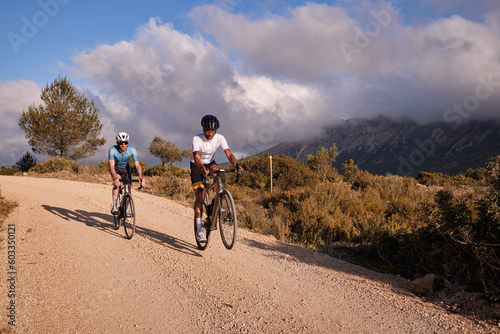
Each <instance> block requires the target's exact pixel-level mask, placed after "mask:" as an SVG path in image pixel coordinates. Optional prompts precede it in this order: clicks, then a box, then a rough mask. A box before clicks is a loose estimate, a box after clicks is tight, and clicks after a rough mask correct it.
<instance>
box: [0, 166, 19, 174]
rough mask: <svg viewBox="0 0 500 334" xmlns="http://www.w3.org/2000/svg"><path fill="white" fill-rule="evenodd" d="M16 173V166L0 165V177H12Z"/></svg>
mask: <svg viewBox="0 0 500 334" xmlns="http://www.w3.org/2000/svg"><path fill="white" fill-rule="evenodd" d="M16 172H17V167H16V166H2V165H0V175H14V174H16Z"/></svg>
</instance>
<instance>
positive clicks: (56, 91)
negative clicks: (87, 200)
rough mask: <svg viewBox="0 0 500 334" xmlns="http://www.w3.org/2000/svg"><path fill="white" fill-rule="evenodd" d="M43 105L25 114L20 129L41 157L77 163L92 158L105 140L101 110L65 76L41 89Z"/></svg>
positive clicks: (30, 109)
mask: <svg viewBox="0 0 500 334" xmlns="http://www.w3.org/2000/svg"><path fill="white" fill-rule="evenodd" d="M40 97H41V99H42V101H43V102H44V105H42V104H40V105H39V106H38V107H36V106H35V105H34V104H33V105H31V106H30V107H29V108H28V111H27V112H26V111H24V110H23V113H22V115H21V118H20V119H19V126H20V127H21V129H23V130H24V132H26V138H27V139H28V143H29V144H30V145H31V147H32V148H33V151H34V152H35V153H38V154H47V155H49V156H53V157H60V158H66V159H71V160H78V159H82V158H86V157H88V156H93V155H94V154H95V151H96V150H97V149H98V147H99V146H102V145H104V144H105V143H106V139H104V138H99V135H100V133H101V129H102V126H103V124H102V123H101V121H100V120H99V115H98V113H99V110H98V109H97V107H96V106H95V104H94V101H90V102H89V100H88V99H87V98H86V97H85V96H84V95H83V94H82V93H79V92H78V91H77V90H76V88H75V87H73V85H72V84H71V83H70V82H69V80H68V79H67V78H66V77H64V78H62V77H61V76H59V77H58V78H57V79H55V80H54V82H52V84H51V85H50V86H49V85H48V84H47V86H46V87H45V88H44V89H42V94H41V96H40Z"/></svg>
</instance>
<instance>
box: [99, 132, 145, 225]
mask: <svg viewBox="0 0 500 334" xmlns="http://www.w3.org/2000/svg"><path fill="white" fill-rule="evenodd" d="M128 140H129V135H128V134H127V133H126V132H120V133H119V134H117V135H116V145H114V146H112V147H111V148H110V149H109V151H108V163H109V172H110V173H111V177H113V208H112V209H111V214H113V215H116V214H118V192H119V189H118V188H119V187H120V180H121V179H123V180H132V175H131V171H130V164H129V160H130V157H132V159H133V160H134V163H135V168H136V169H137V174H139V180H140V181H141V185H142V186H143V187H144V184H145V181H144V178H143V177H142V168H141V165H140V164H139V158H138V157H137V150H136V149H135V148H134V147H132V146H128ZM129 190H131V189H129Z"/></svg>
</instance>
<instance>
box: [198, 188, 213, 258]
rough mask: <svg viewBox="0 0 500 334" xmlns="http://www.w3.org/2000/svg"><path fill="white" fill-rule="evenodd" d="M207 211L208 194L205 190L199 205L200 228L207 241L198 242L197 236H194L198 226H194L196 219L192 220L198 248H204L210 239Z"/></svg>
mask: <svg viewBox="0 0 500 334" xmlns="http://www.w3.org/2000/svg"><path fill="white" fill-rule="evenodd" d="M207 213H208V194H207V192H205V196H204V197H203V203H202V205H201V229H202V231H203V233H205V236H206V237H207V242H199V241H198V238H196V234H197V232H198V228H197V226H196V220H195V221H194V239H195V240H196V245H197V246H198V249H200V250H204V249H205V248H207V246H208V242H209V241H210V225H211V223H210V217H209V216H208V215H207Z"/></svg>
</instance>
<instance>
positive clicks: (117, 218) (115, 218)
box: [113, 213, 121, 230]
mask: <svg viewBox="0 0 500 334" xmlns="http://www.w3.org/2000/svg"><path fill="white" fill-rule="evenodd" d="M120 217H121V213H119V214H117V215H113V228H114V229H115V230H118V229H120Z"/></svg>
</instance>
